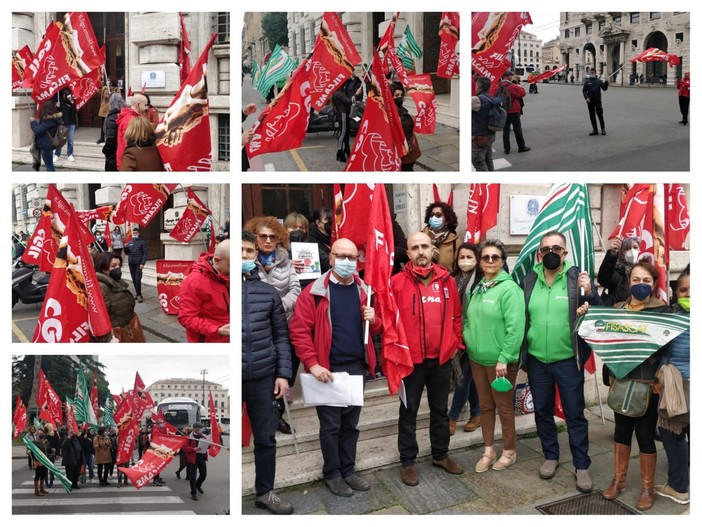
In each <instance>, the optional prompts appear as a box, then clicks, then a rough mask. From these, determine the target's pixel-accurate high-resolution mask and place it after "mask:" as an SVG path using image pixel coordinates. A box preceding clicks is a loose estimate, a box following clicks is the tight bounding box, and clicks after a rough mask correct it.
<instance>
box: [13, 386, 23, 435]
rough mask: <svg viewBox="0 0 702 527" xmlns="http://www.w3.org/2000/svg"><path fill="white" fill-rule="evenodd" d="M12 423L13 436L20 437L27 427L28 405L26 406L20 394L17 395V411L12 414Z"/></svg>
mask: <svg viewBox="0 0 702 527" xmlns="http://www.w3.org/2000/svg"><path fill="white" fill-rule="evenodd" d="M12 424H13V425H14V430H13V431H12V437H19V436H20V434H21V433H22V432H24V429H25V428H27V407H26V406H24V403H23V402H22V399H21V398H20V396H19V395H18V396H17V404H16V405H15V412H14V414H12Z"/></svg>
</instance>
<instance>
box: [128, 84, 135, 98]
mask: <svg viewBox="0 0 702 527" xmlns="http://www.w3.org/2000/svg"><path fill="white" fill-rule="evenodd" d="M133 96H134V91H133V90H132V87H131V86H130V87H129V91H128V92H127V97H133Z"/></svg>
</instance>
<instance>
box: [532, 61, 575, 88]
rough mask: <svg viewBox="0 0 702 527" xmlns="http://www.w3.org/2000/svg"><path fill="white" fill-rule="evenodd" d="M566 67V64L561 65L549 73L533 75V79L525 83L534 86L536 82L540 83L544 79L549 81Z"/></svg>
mask: <svg viewBox="0 0 702 527" xmlns="http://www.w3.org/2000/svg"><path fill="white" fill-rule="evenodd" d="M567 67H568V64H563V66H560V67H559V68H556V69H553V70H551V71H544V72H543V73H541V74H540V75H535V76H534V77H532V78H530V79H529V80H528V81H527V82H528V83H529V84H536V83H537V82H541V81H542V80H544V79H550V78H551V77H553V76H554V75H555V74H556V73H560V72H562V71H563V70H565V69H566V68H567Z"/></svg>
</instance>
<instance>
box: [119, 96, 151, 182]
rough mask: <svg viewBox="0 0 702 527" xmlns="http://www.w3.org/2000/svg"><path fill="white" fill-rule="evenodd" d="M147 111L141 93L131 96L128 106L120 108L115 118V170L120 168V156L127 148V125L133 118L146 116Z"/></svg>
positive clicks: (145, 102) (145, 101)
mask: <svg viewBox="0 0 702 527" xmlns="http://www.w3.org/2000/svg"><path fill="white" fill-rule="evenodd" d="M147 109H148V104H147V100H146V97H145V96H144V95H142V94H141V93H135V94H134V95H132V98H131V101H130V106H129V107H127V108H122V109H121V110H120V112H119V115H118V116H117V170H119V169H120V167H121V166H122V154H124V149H125V148H126V147H127V143H126V142H125V140H124V133H125V132H126V131H127V125H128V124H129V121H131V120H132V119H134V118H135V117H139V116H140V115H144V114H146V110H147Z"/></svg>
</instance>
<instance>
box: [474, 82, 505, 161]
mask: <svg viewBox="0 0 702 527" xmlns="http://www.w3.org/2000/svg"><path fill="white" fill-rule="evenodd" d="M489 91H490V79H488V78H487V77H476V78H475V92H476V95H477V98H478V101H473V102H474V104H473V105H472V112H471V113H472V122H471V133H472V134H473V135H472V136H471V152H472V160H473V167H474V168H475V170H477V171H478V172H488V171H489V172H493V171H494V170H495V165H494V164H493V162H492V143H494V142H495V132H493V131H492V130H490V129H489V128H488V123H489V121H490V108H491V106H492V105H493V104H501V101H500V99H498V98H496V97H491V96H490V93H489ZM478 102H479V103H480V105H479V106H478ZM475 108H477V110H476V109H475Z"/></svg>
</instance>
